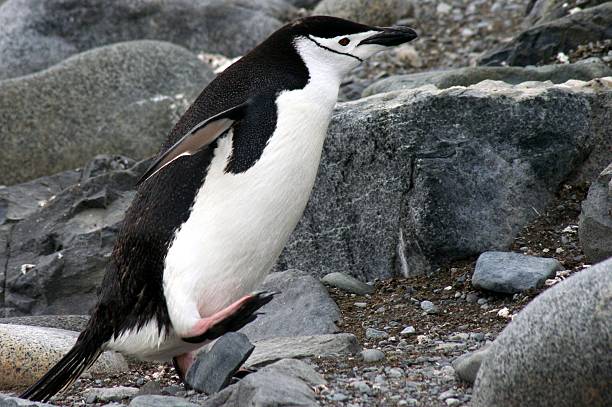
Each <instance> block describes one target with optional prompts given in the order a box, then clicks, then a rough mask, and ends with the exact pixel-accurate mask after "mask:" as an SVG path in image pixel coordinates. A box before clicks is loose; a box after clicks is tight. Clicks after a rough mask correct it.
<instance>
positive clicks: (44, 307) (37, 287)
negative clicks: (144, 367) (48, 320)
mask: <svg viewBox="0 0 612 407" xmlns="http://www.w3.org/2000/svg"><path fill="white" fill-rule="evenodd" d="M147 167H148V162H147V161H144V162H142V163H140V164H139V165H136V166H134V167H132V168H130V169H128V170H124V171H110V172H106V173H103V174H102V175H99V176H97V177H93V178H89V179H86V180H84V181H83V182H81V183H79V184H76V185H73V186H72V187H69V188H66V189H64V190H63V191H62V192H60V193H58V194H57V195H56V196H55V198H54V199H49V201H48V202H47V203H46V205H44V206H42V207H40V208H38V210H37V211H36V212H34V213H33V214H32V215H30V216H29V217H28V218H27V219H25V220H22V221H21V222H18V223H17V224H15V225H14V226H12V229H11V231H10V236H9V241H8V250H6V251H5V253H4V254H5V255H4V256H2V257H0V264H5V265H6V281H5V291H4V304H2V305H3V306H4V307H13V308H16V309H17V310H18V311H19V312H21V313H22V314H35V315H36V314H75V313H82V312H84V311H87V310H89V307H91V306H93V304H94V303H95V301H96V290H97V287H98V285H99V283H100V281H101V278H102V275H103V274H104V271H105V268H106V265H107V264H108V260H109V256H110V253H111V251H112V248H113V245H114V242H115V239H116V236H117V232H118V228H119V225H120V223H121V221H122V219H123V216H124V212H125V209H126V208H127V207H128V205H129V204H130V202H131V200H132V198H133V196H134V193H135V192H134V191H133V187H134V184H135V182H136V180H137V179H138V177H139V176H140V174H141V173H142V172H143V171H144V170H145V169H146V168H147ZM11 188H12V187H11ZM0 254H2V253H1V252H0ZM7 256H8V259H7Z"/></svg>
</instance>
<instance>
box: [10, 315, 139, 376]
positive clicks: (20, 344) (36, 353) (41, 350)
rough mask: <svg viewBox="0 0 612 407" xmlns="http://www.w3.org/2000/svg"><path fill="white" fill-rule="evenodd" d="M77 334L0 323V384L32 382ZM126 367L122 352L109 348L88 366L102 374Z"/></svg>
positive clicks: (58, 357) (74, 340) (53, 362)
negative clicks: (112, 350) (111, 350)
mask: <svg viewBox="0 0 612 407" xmlns="http://www.w3.org/2000/svg"><path fill="white" fill-rule="evenodd" d="M77 336H78V333H76V332H72V331H65V330H63V329H56V328H42V327H33V326H23V325H8V324H0V388H10V387H16V386H18V387H24V386H29V385H31V384H33V383H34V382H36V381H37V380H38V379H40V377H41V376H42V375H43V374H45V373H46V372H47V371H48V370H49V369H50V368H51V367H53V365H55V363H56V362H58V361H59V360H60V359H61V358H62V357H63V356H64V355H65V354H66V353H67V352H68V351H69V350H70V349H71V348H72V345H74V343H75V342H76V338H77ZM126 370H128V365H127V363H126V361H125V359H124V358H123V356H121V355H120V354H118V353H115V352H110V351H109V352H104V353H103V354H102V355H101V356H100V358H98V361H97V362H96V363H95V364H94V365H93V366H92V367H91V368H90V369H89V371H90V372H92V373H96V374H104V375H109V374H114V373H121V372H125V371H126Z"/></svg>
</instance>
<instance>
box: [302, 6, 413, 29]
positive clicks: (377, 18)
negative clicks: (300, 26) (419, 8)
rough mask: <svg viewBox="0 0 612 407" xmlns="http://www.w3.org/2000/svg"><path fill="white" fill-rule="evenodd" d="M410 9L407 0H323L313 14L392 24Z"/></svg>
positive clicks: (367, 22)
mask: <svg viewBox="0 0 612 407" xmlns="http://www.w3.org/2000/svg"><path fill="white" fill-rule="evenodd" d="M411 11H412V2H411V1H409V0H323V1H321V2H320V3H319V4H318V5H317V6H316V7H315V9H314V11H313V14H315V15H329V16H334V17H340V18H345V19H347V20H353V21H357V22H360V23H363V24H369V25H379V26H385V25H393V24H394V23H395V22H396V21H397V20H399V19H401V18H402V17H404V16H407V15H408V14H409V13H410V12H411Z"/></svg>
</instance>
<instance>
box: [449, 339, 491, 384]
mask: <svg viewBox="0 0 612 407" xmlns="http://www.w3.org/2000/svg"><path fill="white" fill-rule="evenodd" d="M489 350H490V347H489V346H483V347H482V348H480V349H478V350H477V351H474V352H470V353H466V354H465V355H461V356H459V357H458V358H457V359H455V360H453V369H455V373H457V376H458V377H459V378H460V379H461V380H463V381H466V382H468V383H474V381H475V380H476V375H477V374H478V370H479V369H480V365H481V364H482V361H483V360H484V359H485V358H486V357H487V356H488V355H489Z"/></svg>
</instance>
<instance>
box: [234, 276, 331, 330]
mask: <svg viewBox="0 0 612 407" xmlns="http://www.w3.org/2000/svg"><path fill="white" fill-rule="evenodd" d="M261 289H262V290H267V291H270V292H278V293H279V294H276V295H275V296H274V299H273V300H272V301H270V302H269V303H267V304H266V305H264V306H263V307H262V308H261V309H259V311H258V312H260V313H261V315H258V316H257V319H256V320H255V321H253V322H251V323H249V324H248V325H247V326H245V327H244V328H242V329H241V330H240V332H242V333H243V334H245V335H246V336H248V337H249V340H251V341H252V342H256V341H261V340H264V339H270V338H276V337H281V336H306V335H323V334H331V333H335V332H338V327H337V326H336V324H335V322H336V321H338V320H339V319H340V310H339V309H338V306H337V305H336V303H335V302H334V300H333V299H332V298H331V297H330V295H329V293H328V291H327V289H326V288H325V287H324V286H323V284H321V282H320V281H319V280H318V279H317V278H315V277H313V276H311V275H308V274H307V273H305V272H303V271H300V270H286V271H282V272H278V273H271V274H270V275H268V276H267V277H266V279H265V281H264V283H263V284H262V286H261Z"/></svg>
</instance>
